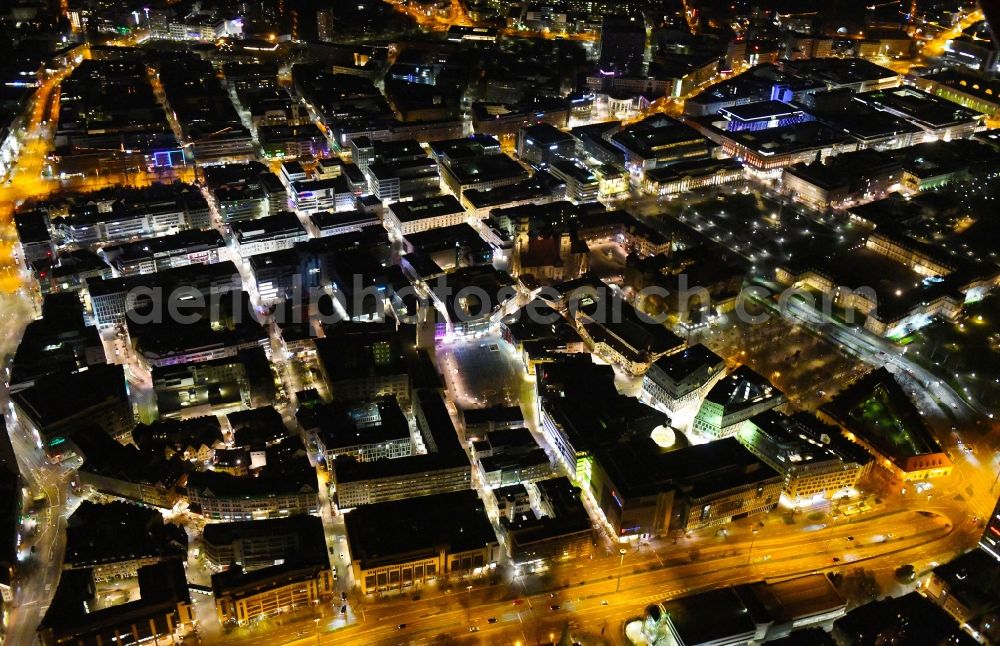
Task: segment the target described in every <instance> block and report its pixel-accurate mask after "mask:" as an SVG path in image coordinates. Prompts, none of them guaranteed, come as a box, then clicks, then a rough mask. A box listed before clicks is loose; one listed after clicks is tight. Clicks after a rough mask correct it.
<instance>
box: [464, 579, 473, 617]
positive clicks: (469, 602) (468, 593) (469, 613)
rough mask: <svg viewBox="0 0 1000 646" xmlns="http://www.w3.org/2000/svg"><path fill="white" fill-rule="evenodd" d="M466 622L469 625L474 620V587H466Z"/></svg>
mask: <svg viewBox="0 0 1000 646" xmlns="http://www.w3.org/2000/svg"><path fill="white" fill-rule="evenodd" d="M465 592H466V595H465V621H466V623H468V622H469V621H470V620H471V619H472V586H471V585H467V586H465Z"/></svg>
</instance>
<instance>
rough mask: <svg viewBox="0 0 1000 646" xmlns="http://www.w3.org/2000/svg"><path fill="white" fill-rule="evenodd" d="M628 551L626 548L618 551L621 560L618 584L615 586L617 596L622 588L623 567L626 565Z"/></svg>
mask: <svg viewBox="0 0 1000 646" xmlns="http://www.w3.org/2000/svg"><path fill="white" fill-rule="evenodd" d="M626 551H627V550H626V549H625V548H624V547H623V548H621V549H620V550H618V555H619V557H620V558H619V559H618V584H617V585H616V586H615V594H617V593H618V591H619V590H621V587H622V566H624V565H625V552H626Z"/></svg>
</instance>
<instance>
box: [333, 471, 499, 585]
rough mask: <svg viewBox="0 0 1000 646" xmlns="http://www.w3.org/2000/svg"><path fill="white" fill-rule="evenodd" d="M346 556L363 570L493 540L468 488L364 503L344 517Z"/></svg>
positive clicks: (480, 505) (482, 509) (483, 512)
mask: <svg viewBox="0 0 1000 646" xmlns="http://www.w3.org/2000/svg"><path fill="white" fill-rule="evenodd" d="M344 523H345V526H346V530H347V540H348V542H349V544H350V548H351V555H352V556H353V557H354V559H355V560H357V561H359V562H360V564H361V568H362V569H369V568H373V567H377V566H380V565H390V564H393V563H400V562H407V561H412V560H414V559H416V558H421V557H422V556H424V555H426V556H437V554H438V551H439V550H440V549H441V547H442V546H447V549H448V552H450V553H456V552H463V551H469V550H474V549H478V548H482V547H485V546H487V545H490V544H493V543H496V542H497V538H496V534H494V532H493V526H492V524H491V523H490V520H489V517H488V516H487V515H486V508H485V507H484V506H483V503H482V502H481V501H480V500H479V497H478V495H477V494H476V492H475V491H473V490H468V491H457V492H454V493H444V494H437V495H433V496H421V497H418V498H407V499H404V500H394V501H392V502H383V503H377V504H374V505H364V506H362V507H358V508H357V509H354V510H353V511H350V512H348V513H347V514H346V515H345V517H344Z"/></svg>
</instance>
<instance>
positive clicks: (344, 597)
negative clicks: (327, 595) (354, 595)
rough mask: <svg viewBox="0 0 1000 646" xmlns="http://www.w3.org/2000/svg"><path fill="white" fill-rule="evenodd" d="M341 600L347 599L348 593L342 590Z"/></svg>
mask: <svg viewBox="0 0 1000 646" xmlns="http://www.w3.org/2000/svg"><path fill="white" fill-rule="evenodd" d="M340 600H341V601H347V593H346V592H341V593H340Z"/></svg>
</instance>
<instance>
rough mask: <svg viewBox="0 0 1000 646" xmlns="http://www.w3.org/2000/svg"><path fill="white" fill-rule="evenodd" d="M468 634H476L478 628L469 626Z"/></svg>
mask: <svg viewBox="0 0 1000 646" xmlns="http://www.w3.org/2000/svg"><path fill="white" fill-rule="evenodd" d="M469 632H470V633H478V632H479V626H469Z"/></svg>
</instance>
